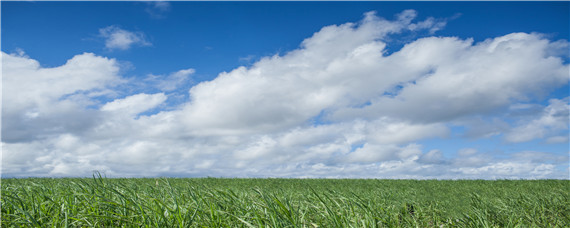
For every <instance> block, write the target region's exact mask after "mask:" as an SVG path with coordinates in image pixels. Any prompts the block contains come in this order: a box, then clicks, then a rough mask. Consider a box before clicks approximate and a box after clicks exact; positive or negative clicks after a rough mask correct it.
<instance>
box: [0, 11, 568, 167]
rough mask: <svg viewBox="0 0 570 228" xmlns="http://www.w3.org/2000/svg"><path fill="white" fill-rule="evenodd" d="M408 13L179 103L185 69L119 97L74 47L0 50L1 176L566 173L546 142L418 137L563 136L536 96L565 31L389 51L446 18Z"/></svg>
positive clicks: (554, 139)
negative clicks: (398, 38) (63, 55)
mask: <svg viewBox="0 0 570 228" xmlns="http://www.w3.org/2000/svg"><path fill="white" fill-rule="evenodd" d="M415 15H416V12H415V11H413V10H406V11H404V12H402V13H401V14H399V15H398V16H397V19H396V20H394V21H389V20H386V19H383V18H379V17H377V16H376V15H375V13H373V12H370V13H366V14H365V16H364V19H362V21H360V22H358V23H345V24H341V25H331V26H326V27H324V28H322V29H321V30H320V31H318V32H316V33H315V34H313V36H311V37H309V38H307V39H305V40H304V41H303V42H302V44H301V46H300V47H299V48H298V49H296V50H293V51H291V52H288V53H286V54H284V55H275V56H268V57H265V58H262V59H260V60H259V61H257V62H255V63H254V64H253V65H252V66H250V67H239V68H236V69H234V70H232V71H230V72H223V73H220V74H219V75H218V76H217V77H216V78H215V79H213V80H211V81H204V82H200V83H198V84H196V85H195V86H193V87H192V88H191V89H190V90H189V91H188V94H189V100H187V101H186V102H184V103H182V104H180V105H177V106H175V107H169V106H168V105H167V100H168V99H170V98H171V96H174V93H168V92H170V91H173V90H175V88H176V87H177V86H179V85H180V84H181V83H183V82H185V80H187V77H189V76H190V75H191V74H193V73H194V70H193V69H183V70H180V71H178V72H175V73H172V74H171V75H170V76H168V77H166V80H165V81H160V79H157V78H158V77H155V76H153V75H151V76H153V77H150V78H149V79H148V80H150V81H152V82H153V83H154V84H156V87H157V88H159V89H161V90H162V91H163V92H160V93H155V94H146V93H137V94H124V92H122V91H119V88H120V87H121V86H125V85H126V86H128V84H129V83H132V82H129V81H128V80H126V79H125V78H124V76H122V75H121V73H120V72H121V70H120V69H121V65H120V64H119V63H118V62H117V60H115V59H108V58H105V57H101V56H97V55H94V54H92V53H84V54H80V55H77V56H75V57H73V58H72V59H70V60H69V61H68V62H67V63H66V64H64V65H62V66H59V67H54V68H43V67H41V66H40V63H39V62H38V61H36V60H33V59H32V58H30V57H28V56H25V55H22V54H6V53H2V58H3V60H2V61H3V68H4V69H3V96H2V97H3V98H2V99H3V110H2V123H3V125H2V148H3V161H2V170H3V175H8V176H89V175H90V174H91V173H92V171H93V170H99V171H101V172H105V173H107V174H108V175H111V176H163V175H166V176H234V177H268V176H270V177H360V178H568V176H567V172H568V170H560V169H559V168H557V166H560V165H564V164H567V163H568V156H564V155H559V154H554V153H550V152H548V151H520V152H514V153H509V154H506V155H505V154H503V155H502V156H495V154H494V153H493V152H492V151H478V150H476V149H473V148H464V149H462V150H459V151H457V152H456V156H453V157H449V156H444V155H443V153H442V152H441V151H440V150H437V149H435V150H430V151H425V150H424V149H423V146H422V145H421V144H420V143H418V141H420V140H425V139H432V138H446V137H450V134H451V127H463V128H466V129H467V134H471V135H472V137H475V138H485V137H490V136H493V135H494V136H496V135H499V137H501V139H502V140H503V141H504V142H505V143H521V142H528V141H532V140H543V141H544V143H567V142H568V124H569V123H568V109H569V107H568V98H553V99H550V100H549V101H548V104H546V105H541V104H540V102H537V101H540V99H541V97H546V96H547V95H548V94H549V93H550V92H551V91H553V90H555V89H558V88H560V87H562V86H567V83H568V80H569V66H568V64H567V63H565V62H564V61H563V59H562V58H561V57H560V56H557V53H563V50H567V49H568V43H567V41H550V40H548V39H547V38H546V37H544V36H542V35H541V34H527V33H512V34H506V35H504V36H500V37H495V38H489V39H487V40H485V41H483V42H479V43H475V42H474V41H473V40H470V39H466V40H463V39H459V38H457V37H427V38H421V39H417V40H413V41H411V42H409V43H407V44H406V45H405V46H404V47H403V48H402V49H401V50H398V51H396V52H393V53H389V52H388V51H387V45H388V44H387V41H386V40H387V37H389V36H391V35H395V34H401V33H405V32H418V31H425V32H428V33H430V34H431V33H434V32H436V31H437V30H440V29H442V28H443V26H445V23H446V22H445V20H442V19H434V18H428V19H427V20H426V21H422V22H417V23H414V18H415ZM129 45H130V44H129ZM118 48H119V47H118ZM532 102H535V103H532ZM530 109H532V110H535V111H533V112H524V111H525V110H530ZM147 112H148V113H150V114H145V113H147ZM497 113H499V114H497ZM517 113H519V115H515V114H517ZM520 113H523V114H520ZM525 113H526V114H525ZM489 118H492V119H493V120H491V122H489V121H490V120H488V119H489ZM497 123H499V124H497Z"/></svg>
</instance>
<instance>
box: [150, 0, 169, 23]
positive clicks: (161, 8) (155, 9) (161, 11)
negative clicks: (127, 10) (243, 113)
mask: <svg viewBox="0 0 570 228" xmlns="http://www.w3.org/2000/svg"><path fill="white" fill-rule="evenodd" d="M146 4H147V7H146V9H145V11H146V12H147V13H148V14H149V15H150V16H151V17H152V18H155V19H162V18H164V17H166V13H167V12H168V11H170V8H171V4H170V2H167V1H162V0H159V1H152V2H146Z"/></svg>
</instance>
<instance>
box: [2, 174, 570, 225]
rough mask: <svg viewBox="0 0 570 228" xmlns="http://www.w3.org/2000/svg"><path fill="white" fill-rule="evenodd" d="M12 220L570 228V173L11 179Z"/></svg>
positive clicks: (6, 187)
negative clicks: (564, 176)
mask: <svg viewBox="0 0 570 228" xmlns="http://www.w3.org/2000/svg"><path fill="white" fill-rule="evenodd" d="M1 184H2V192H1V196H2V198H1V203H2V204H1V207H2V219H1V221H2V227H29V226H36V227H65V226H71V227H515V226H523V227H570V193H569V189H570V181H568V180H497V181H483V180H360V179H218V178H156V179H154V178H138V179H137V178H128V179H110V178H102V177H100V176H95V177H94V178H63V179H51V178H28V179H2V183H1Z"/></svg>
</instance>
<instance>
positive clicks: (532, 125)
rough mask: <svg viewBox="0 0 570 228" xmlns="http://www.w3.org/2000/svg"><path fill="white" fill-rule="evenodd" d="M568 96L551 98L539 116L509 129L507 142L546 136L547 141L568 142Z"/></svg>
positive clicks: (506, 137) (569, 113)
mask: <svg viewBox="0 0 570 228" xmlns="http://www.w3.org/2000/svg"><path fill="white" fill-rule="evenodd" d="M568 101H569V98H568V97H567V98H565V99H551V100H550V101H549V103H550V104H549V105H548V106H547V107H545V108H544V110H543V111H542V112H541V114H540V116H538V117H537V118H535V119H533V120H530V121H528V120H527V121H525V122H523V123H522V124H520V125H519V126H517V127H515V128H513V129H511V130H510V131H509V132H508V133H507V134H506V136H505V139H506V140H507V141H508V142H526V141H530V140H533V139H537V138H544V137H548V139H547V142H549V143H563V142H568V125H569V120H568V117H569V116H570V112H569V110H570V106H569V105H568Z"/></svg>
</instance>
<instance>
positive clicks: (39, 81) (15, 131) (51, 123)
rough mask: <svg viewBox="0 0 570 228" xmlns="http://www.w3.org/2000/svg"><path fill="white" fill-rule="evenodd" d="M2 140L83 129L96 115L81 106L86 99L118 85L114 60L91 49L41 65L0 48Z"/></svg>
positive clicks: (23, 138) (92, 102) (93, 102)
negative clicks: (58, 63)
mask: <svg viewBox="0 0 570 228" xmlns="http://www.w3.org/2000/svg"><path fill="white" fill-rule="evenodd" d="M2 63H3V72H2V86H3V88H2V90H3V91H2V93H3V96H2V118H3V120H4V121H2V122H3V124H2V131H3V132H4V134H2V137H3V138H2V140H3V142H14V141H29V140H33V139H37V138H38V137H44V136H45V135H46V134H57V133H66V132H77V131H83V130H85V129H87V128H89V127H92V126H94V125H96V124H97V122H98V121H99V120H100V116H99V115H98V114H97V112H95V111H94V110H90V109H86V107H87V106H89V105H94V104H96V102H95V101H93V100H91V99H90V98H89V97H88V94H89V93H91V92H97V91H103V90H105V89H107V88H109V87H112V86H114V85H117V84H119V83H121V82H122V81H123V80H122V79H121V78H120V77H119V75H118V72H119V66H118V64H117V62H116V61H115V60H114V59H108V58H104V57H99V56H96V55H94V54H92V53H84V54H81V55H76V56H74V57H73V58H72V59H70V60H69V61H67V62H66V63H65V64H64V65H62V66H59V67H53V68H43V67H41V66H40V64H39V63H38V62H37V61H36V60H33V59H30V58H28V57H26V56H18V55H9V54H6V53H3V52H2Z"/></svg>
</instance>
